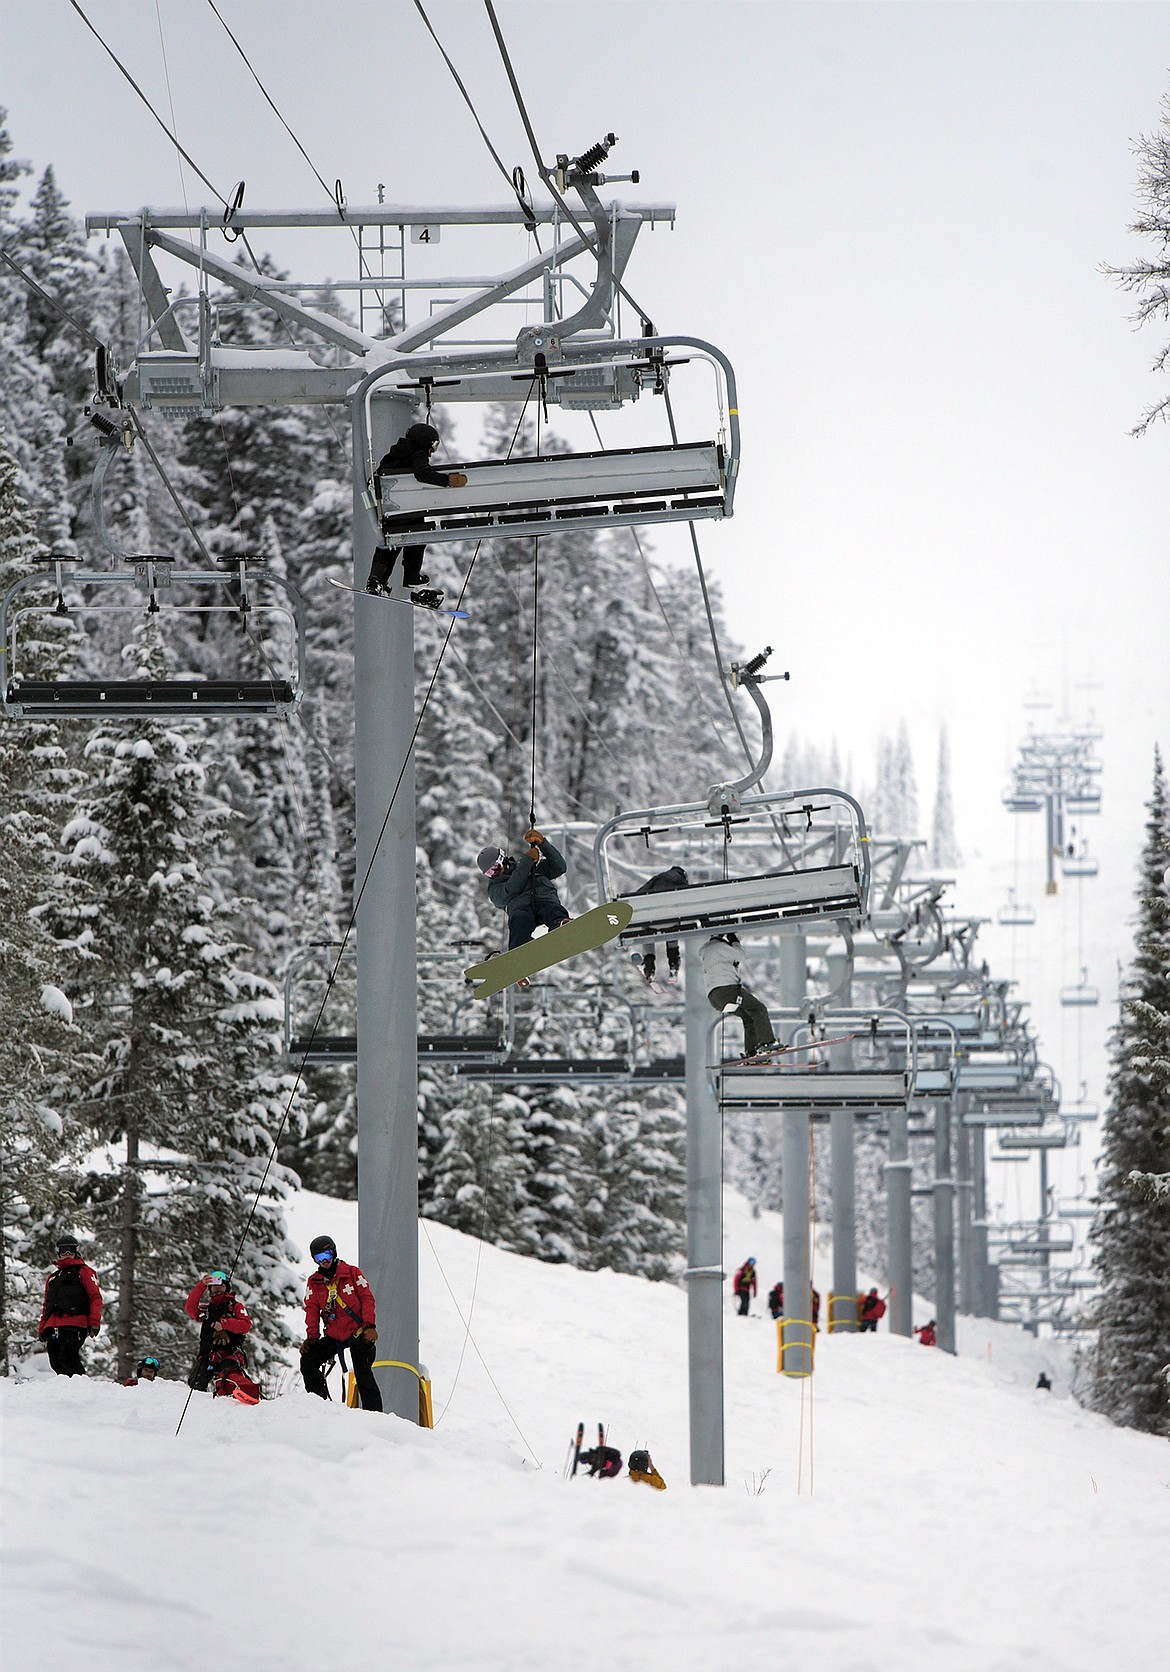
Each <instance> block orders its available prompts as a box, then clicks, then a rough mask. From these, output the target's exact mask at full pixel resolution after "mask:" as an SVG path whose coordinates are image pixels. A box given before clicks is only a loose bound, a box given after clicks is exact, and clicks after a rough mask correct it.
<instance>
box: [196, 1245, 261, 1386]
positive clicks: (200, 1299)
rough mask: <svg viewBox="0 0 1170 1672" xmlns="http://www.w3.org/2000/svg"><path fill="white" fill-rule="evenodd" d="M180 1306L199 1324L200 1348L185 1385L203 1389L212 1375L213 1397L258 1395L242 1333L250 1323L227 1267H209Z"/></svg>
mask: <svg viewBox="0 0 1170 1672" xmlns="http://www.w3.org/2000/svg"><path fill="white" fill-rule="evenodd" d="M183 1310H184V1311H185V1312H186V1314H187V1316H188V1318H194V1319H195V1320H196V1322H197V1323H198V1325H199V1351H198V1353H197V1354H196V1357H195V1363H194V1364H193V1365H192V1366H191V1374H190V1375H189V1376H188V1377H187V1386H188V1387H190V1388H194V1390H195V1392H196V1393H206V1392H207V1389H208V1387H209V1386H210V1384H211V1379H212V1377H213V1376H214V1378H215V1389H214V1392H215V1397H216V1398H217V1399H224V1398H228V1397H230V1396H232V1395H234V1394H235V1393H237V1392H239V1393H240V1394H242V1395H243V1396H244V1398H245V1399H248V1400H256V1399H259V1397H260V1389H259V1387H258V1386H257V1385H256V1383H255V1382H254V1381H253V1380H252V1378H251V1377H250V1376H249V1375H248V1372H247V1369H246V1368H245V1367H246V1365H247V1362H248V1361H247V1355H246V1354H245V1352H244V1337H245V1335H247V1333H248V1331H249V1330H250V1329H251V1327H252V1320H251V1318H249V1316H248V1314H247V1312H246V1311H245V1310H244V1307H243V1306H242V1305H241V1303H240V1301H239V1300H237V1298H236V1294H235V1290H234V1289H233V1288H232V1286H231V1284H230V1283H229V1282H228V1275H227V1272H226V1271H209V1272H208V1273H207V1275H206V1276H205V1277H201V1278H200V1279H199V1281H198V1283H196V1285H195V1287H194V1288H193V1289H192V1290H191V1293H190V1294H189V1295H188V1296H187V1300H186V1303H185V1305H184V1308H183Z"/></svg>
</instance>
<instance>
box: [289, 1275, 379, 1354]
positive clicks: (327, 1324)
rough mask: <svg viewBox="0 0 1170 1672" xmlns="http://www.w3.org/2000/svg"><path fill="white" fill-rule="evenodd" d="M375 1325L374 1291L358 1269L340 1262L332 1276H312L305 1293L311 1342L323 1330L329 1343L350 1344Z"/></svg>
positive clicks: (308, 1334) (307, 1323)
mask: <svg viewBox="0 0 1170 1672" xmlns="http://www.w3.org/2000/svg"><path fill="white" fill-rule="evenodd" d="M374 1322H375V1317H374V1291H373V1290H372V1289H371V1288H370V1285H369V1284H368V1283H367V1282H366V1280H365V1278H364V1277H363V1276H362V1274H361V1272H360V1271H359V1270H358V1268H357V1266H351V1265H350V1264H349V1263H348V1262H347V1261H345V1260H338V1262H337V1269H336V1270H335V1271H334V1273H333V1276H332V1277H326V1275H325V1273H324V1272H323V1271H315V1272H314V1273H313V1275H312V1277H310V1279H309V1286H308V1288H307V1289H306V1290H305V1335H306V1336H307V1338H308V1339H309V1340H310V1341H316V1339H317V1334H318V1331H319V1330H322V1329H323V1333H324V1334H325V1335H326V1336H327V1337H328V1339H329V1340H330V1341H348V1340H349V1338H350V1336H351V1335H356V1334H357V1332H358V1330H359V1329H366V1328H368V1327H370V1326H371V1325H373V1324H374Z"/></svg>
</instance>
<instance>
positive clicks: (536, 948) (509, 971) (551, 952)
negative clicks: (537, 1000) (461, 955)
mask: <svg viewBox="0 0 1170 1672" xmlns="http://www.w3.org/2000/svg"><path fill="white" fill-rule="evenodd" d="M633 915H634V908H633V906H631V904H630V902H629V901H628V900H608V901H606V903H605V905H603V906H594V908H593V910H592V911H587V912H585V913H584V914H583V915H582V916H581V917H571V918H570V919H569V921H568V922H567V923H562V924H561V926H560V928H559V929H550V930H549V932H548V934H547V935H538V936H537V938H536V939H535V940H530V941H526V942H525V943H524V945H523V946H515V947H513V948H512V950H511V952H497V954H496V956H495V957H494V958H486V959H485V960H484V962H483V963H482V964H472V966H471V968H470V969H466V970H464V972H463V973H464V975H465V976H466V977H467V979H468V981H474V982H475V983H476V988H475V996H476V998H477V999H490V998H491V996H492V994H493V993H498V992H500V991H501V990H502V989H503V988H504V987H510V986H511V985H512V984H513V982H516V981H523V980H524V979H525V977H526V976H529V975H535V974H536V972H537V970H546V969H548V968H549V967H550V965H552V964H560V963H563V962H564V960H565V959H566V958H575V957H576V956H577V954H578V953H579V952H589V951H591V950H592V949H593V947H595V946H604V945H605V943H606V941H609V940H612V939H613V938H614V936H615V935H620V934H621V932H622V930H623V929H624V928H625V927H626V924H627V923H628V922H629V921H630V918H631V917H632V916H633Z"/></svg>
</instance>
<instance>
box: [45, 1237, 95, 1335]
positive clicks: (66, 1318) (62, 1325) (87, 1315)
mask: <svg viewBox="0 0 1170 1672" xmlns="http://www.w3.org/2000/svg"><path fill="white" fill-rule="evenodd" d="M70 1266H74V1267H76V1269H77V1275H78V1277H80V1279H81V1286H82V1288H83V1289H84V1290H85V1292H86V1294H87V1295H88V1296H89V1309H88V1311H86V1312H50V1311H49V1284H50V1283H51V1282H52V1281H53V1276H54V1274H53V1273H52V1272H50V1273H49V1275H48V1277H46V1279H45V1298H44V1300H43V1301H42V1302H41V1321H40V1323H39V1324H38V1325H37V1334H38V1335H43V1334H44V1332H45V1331H46V1330H47V1329H97V1327H98V1325H99V1324H100V1323H101V1321H102V1292H101V1290H100V1289H99V1288H98V1284H97V1275H96V1273H95V1272H94V1271H93V1270H92V1269H91V1268H90V1267H89V1266H87V1265H86V1263H85V1261H84V1260H82V1259H80V1258H79V1257H78V1256H77V1255H76V1254H64V1255H62V1257H61V1258H60V1259H59V1260H58V1261H57V1270H58V1271H67V1270H68V1269H69V1267H70Z"/></svg>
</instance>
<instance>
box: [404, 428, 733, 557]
mask: <svg viewBox="0 0 1170 1672" xmlns="http://www.w3.org/2000/svg"><path fill="white" fill-rule="evenodd" d="M726 464H727V461H726V458H725V455H724V451H723V448H722V447H721V446H720V445H719V443H718V442H714V441H690V442H680V443H679V444H678V445H677V446H667V447H627V448H623V449H620V450H615V451H613V452H594V453H554V454H551V455H549V456H548V457H547V458H523V459H476V460H472V461H471V462H470V463H467V464H458V465H453V466H452V467H451V469H452V470H459V471H462V472H463V473H464V474H465V475H466V477H467V486H466V487H463V488H441V487H435V486H434V485H433V484H431V483H429V482H419V481H417V480H416V479H415V477H414V476H413V475H409V474H408V475H395V476H382V477H379V478H378V483H377V494H378V516H379V520H380V522H381V526H382V532H383V535H384V537H385V539H386V540H387V541H388V542H390V543H401V542H403V541H404V540H406V539H408V538H409V537H413V538H414V539H416V540H417V542H418V543H419V544H426V545H433V544H437V543H442V542H446V541H452V540H466V539H469V538H470V539H474V538H477V537H481V538H482V537H484V536H490V535H492V534H500V535H507V536H508V537H509V538H515V537H517V536H520V535H524V534H547V533H549V532H550V530H552V529H555V528H556V527H557V526H558V525H564V526H576V525H578V524H581V523H586V524H588V523H597V524H603V525H604V526H606V527H623V528H630V527H635V526H638V525H640V524H643V523H657V522H680V521H693V520H697V519H702V518H709V517H723V516H730V514H731V511H730V486H729V484H730V478H729V477H728V475H727V470H726Z"/></svg>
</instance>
